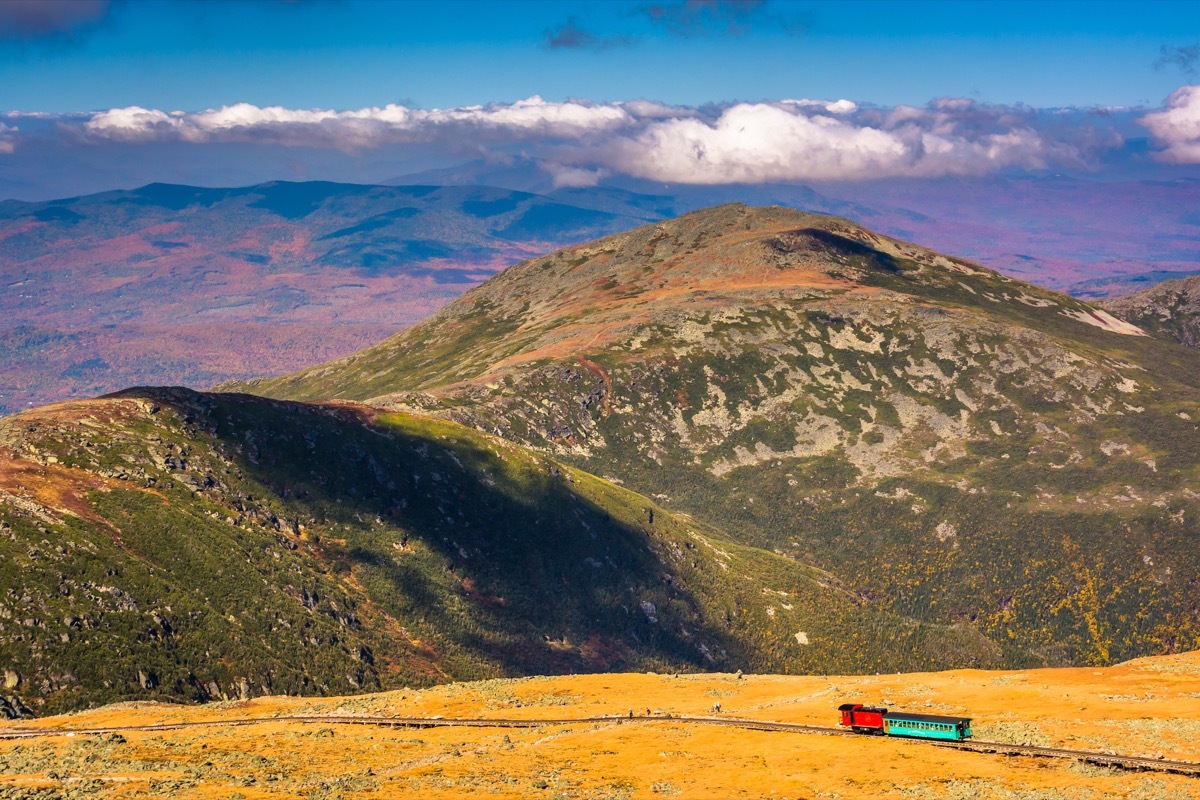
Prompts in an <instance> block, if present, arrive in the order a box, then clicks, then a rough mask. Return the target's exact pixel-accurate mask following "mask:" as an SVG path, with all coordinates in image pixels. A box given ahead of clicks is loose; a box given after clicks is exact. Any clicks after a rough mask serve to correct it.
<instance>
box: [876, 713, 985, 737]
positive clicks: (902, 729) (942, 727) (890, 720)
mask: <svg viewBox="0 0 1200 800" xmlns="http://www.w3.org/2000/svg"><path fill="white" fill-rule="evenodd" d="M883 724H884V731H885V732H886V733H887V734H888V735H889V736H909V737H912V738H916V739H944V740H946V741H951V742H961V741H962V740H963V739H967V738H969V737H970V736H971V720H970V718H969V717H941V716H936V715H934V714H906V713H904V712H902V711H901V712H888V713H887V714H886V715H884V718H883Z"/></svg>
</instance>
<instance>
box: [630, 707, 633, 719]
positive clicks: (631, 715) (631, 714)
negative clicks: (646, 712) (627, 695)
mask: <svg viewBox="0 0 1200 800" xmlns="http://www.w3.org/2000/svg"><path fill="white" fill-rule="evenodd" d="M629 718H630V719H633V709H632V708H631V709H629Z"/></svg>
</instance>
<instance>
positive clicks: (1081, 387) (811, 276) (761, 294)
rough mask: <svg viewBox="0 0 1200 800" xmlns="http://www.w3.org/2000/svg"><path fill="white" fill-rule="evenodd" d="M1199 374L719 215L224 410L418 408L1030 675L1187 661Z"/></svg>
mask: <svg viewBox="0 0 1200 800" xmlns="http://www.w3.org/2000/svg"><path fill="white" fill-rule="evenodd" d="M1198 385H1200V354H1197V353H1194V352H1192V351H1190V350H1187V349H1186V348H1182V347H1178V346H1174V345H1170V344H1167V343H1164V342H1160V341H1156V340H1153V339H1150V338H1148V337H1146V336H1145V335H1144V334H1143V332H1142V331H1141V330H1140V329H1138V328H1136V327H1134V326H1133V325H1130V324H1128V323H1125V322H1122V321H1120V320H1118V319H1116V318H1115V317H1113V316H1111V315H1109V314H1108V313H1106V312H1104V311H1102V310H1099V309H1096V308H1094V307H1093V306H1090V305H1088V304H1086V303H1084V302H1081V301H1079V300H1075V299H1073V298H1070V297H1067V296H1065V295H1061V294H1058V293H1055V292H1052V291H1049V290H1045V289H1042V288H1039V287H1036V286H1033V285H1030V284H1026V283H1022V282H1020V281H1017V280H1014V279H1011V278H1007V277H1005V276H1002V275H1000V274H998V273H996V272H994V271H991V270H988V269H985V268H983V267H980V266H977V265H974V264H971V263H969V262H966V261H963V260H961V259H956V258H952V257H948V256H944V255H941V254H938V253H935V252H933V251H930V250H927V249H925V248H922V247H919V246H917V245H913V244H909V243H905V242H902V241H899V240H896V239H891V238H888V237H884V236H881V235H878V234H875V233H873V232H872V231H869V230H867V229H865V228H863V227H861V226H859V225H857V224H855V223H853V222H850V221H848V220H844V219H839V218H835V217H826V216H820V215H815V214H806V213H802V212H796V211H792V210H787V209H783V208H777V207H768V208H750V207H746V206H743V205H738V204H734V205H726V206H720V207H717V208H712V209H707V210H704V211H699V212H695V213H692V214H688V215H685V216H683V217H680V218H678V219H676V220H673V221H670V222H664V223H657V224H652V225H647V226H644V227H641V228H638V229H636V230H634V231H631V232H629V233H625V234H619V235H615V236H610V237H607V238H604V239H600V240H598V241H596V242H593V243H590V244H587V245H583V246H579V247H572V248H567V249H564V250H560V251H558V252H556V253H553V254H551V255H548V256H545V257H543V258H538V259H534V260H530V261H526V262H522V263H521V264H518V265H516V266H514V267H512V268H510V269H508V270H506V271H505V272H503V273H501V274H500V275H498V276H496V277H495V278H493V279H491V280H489V281H488V282H486V283H485V284H483V285H482V286H480V287H478V288H476V289H474V290H472V291H471V292H469V293H467V294H466V295H464V296H463V297H461V298H460V299H458V300H456V301H455V302H453V303H451V304H449V305H448V306H446V307H445V308H444V309H443V310H442V311H441V312H439V313H438V314H436V315H434V316H433V317H431V318H430V319H429V320H427V321H426V322H423V323H421V324H419V325H417V326H414V327H413V328H410V329H408V330H406V331H403V332H401V333H400V334H397V335H396V336H394V337H392V338H390V339H388V340H386V341H384V342H382V343H381V344H379V345H377V346H375V347H372V348H369V349H367V350H364V351H362V352H360V353H357V354H355V355H353V356H349V357H347V358H344V359H340V360H338V361H334V362H331V363H329V364H325V365H322V366H319V367H315V368H312V369H309V370H305V371H303V372H300V373H297V374H295V375H290V376H286V377H283V378H277V379H272V380H263V381H257V382H253V383H251V384H247V385H244V387H243V388H247V389H249V390H250V391H253V392H257V393H263V394H266V395H269V396H273V397H281V398H292V399H316V398H329V397H333V398H342V399H350V400H357V401H363V402H367V403H369V404H371V405H375V406H381V407H385V408H397V409H421V410H423V411H425V412H428V413H434V414H438V415H441V416H444V417H447V418H451V419H454V420H457V421H460V422H464V423H467V424H469V425H473V426H475V427H478V428H481V429H483V430H486V431H489V432H493V433H497V434H500V435H502V436H505V437H506V438H509V439H512V440H514V441H518V442H521V443H524V444H527V445H530V446H533V447H535V448H538V449H541V450H543V451H545V452H548V453H552V454H555V455H556V456H557V457H559V458H563V459H566V460H568V461H570V462H571V463H573V464H575V465H577V466H581V467H583V468H586V469H588V470H589V471H592V472H595V473H597V474H602V475H607V476H610V477H613V478H616V479H618V480H621V481H622V482H624V483H625V485H626V486H628V487H630V488H633V489H635V490H636V491H639V492H642V493H644V494H648V495H652V496H654V497H655V498H657V499H659V501H660V502H661V503H662V504H663V505H664V506H666V507H669V508H673V509H676V510H679V511H684V512H687V513H689V514H691V515H692V516H694V517H696V518H698V519H702V520H704V521H706V522H708V523H709V524H712V525H714V526H716V527H718V528H720V529H722V530H723V531H725V532H726V534H727V535H729V536H730V537H732V538H735V539H737V540H739V541H742V542H744V543H748V544H753V545H756V546H759V547H763V548H765V549H768V550H772V551H775V552H777V553H780V554H783V555H785V556H787V557H789V558H792V559H794V560H795V561H796V562H798V563H801V564H805V565H808V566H810V567H813V568H817V569H821V570H825V571H827V572H829V573H830V574H831V575H834V576H836V577H837V578H838V579H840V580H841V581H843V582H844V585H846V586H847V587H848V588H849V590H850V591H851V592H852V593H853V594H855V595H856V596H858V597H859V598H861V599H862V600H863V601H864V602H868V603H871V604H876V605H878V606H879V607H880V608H882V609H887V610H889V611H893V612H898V613H902V614H904V615H906V616H913V617H916V618H920V619H926V620H930V621H936V622H940V623H946V624H961V625H967V626H970V627H972V628H974V629H976V630H978V631H979V632H981V633H983V634H984V635H986V636H987V637H988V638H990V639H992V640H993V641H996V642H1001V643H1003V645H1002V646H1003V647H1006V648H1007V647H1010V646H1011V647H1015V648H1017V649H1019V650H1020V651H1022V652H1025V653H1030V654H1034V655H1035V657H1036V658H1038V659H1041V660H1042V661H1044V662H1046V663H1078V662H1081V661H1087V662H1097V663H1101V662H1108V661H1111V660H1113V659H1116V658H1125V657H1130V656H1134V655H1140V654H1145V653H1152V652H1162V651H1165V650H1171V649H1176V648H1186V647H1197V646H1200V611H1198V610H1197V606H1196V601H1195V599H1194V598H1195V592H1194V586H1195V585H1196V582H1197V581H1200V569H1198V565H1200V559H1198V557H1197V555H1196V548H1195V520H1196V518H1197V516H1198V515H1200V506H1198V505H1197V502H1196V501H1197V497H1196V495H1195V494H1194V493H1193V492H1192V491H1191V490H1190V489H1189V486H1192V485H1195V482H1196V478H1197V477H1200V476H1198V475H1197V471H1198V465H1200V446H1198V445H1200V439H1198V437H1197V433H1196V430H1197V429H1196V423H1195V420H1197V419H1200V403H1198V400H1200V392H1198Z"/></svg>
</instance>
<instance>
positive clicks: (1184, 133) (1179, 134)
mask: <svg viewBox="0 0 1200 800" xmlns="http://www.w3.org/2000/svg"><path fill="white" fill-rule="evenodd" d="M1138 122H1139V123H1141V124H1142V125H1144V126H1146V127H1147V128H1148V129H1149V130H1150V135H1151V136H1152V137H1153V138H1154V141H1155V142H1157V143H1158V144H1160V145H1162V146H1164V147H1165V148H1166V149H1165V150H1163V151H1162V152H1161V153H1159V158H1161V159H1162V160H1163V161H1168V162H1171V163H1174V164H1200V86H1181V87H1180V88H1178V89H1176V90H1175V91H1174V92H1172V93H1171V96H1170V97H1168V98H1167V107H1166V108H1165V109H1164V110H1162V111H1155V112H1153V113H1150V114H1147V115H1145V116H1144V117H1142V118H1141V119H1139V120H1138Z"/></svg>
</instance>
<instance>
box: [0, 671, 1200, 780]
mask: <svg viewBox="0 0 1200 800" xmlns="http://www.w3.org/2000/svg"><path fill="white" fill-rule="evenodd" d="M716 702H719V703H720V704H721V712H720V716H722V717H749V718H752V719H759V720H769V721H786V722H797V723H802V724H806V725H819V726H833V725H836V722H837V711H836V708H837V706H838V705H839V704H840V703H843V702H866V703H872V704H876V703H881V704H885V705H887V706H889V707H891V708H896V709H903V710H909V711H922V712H924V713H934V714H953V715H965V716H971V717H973V718H974V721H973V723H972V730H973V731H974V735H975V737H976V738H977V739H979V740H987V741H999V742H1006V743H1011V744H1025V743H1031V744H1037V745H1042V746H1052V747H1063V748H1071V749H1076V750H1090V751H1097V750H1099V751H1109V752H1113V753H1122V754H1127V755H1141V756H1146V757H1149V758H1157V757H1165V758H1167V759H1172V760H1193V761H1194V760H1195V758H1196V749H1195V737H1196V732H1197V731H1198V730H1200V659H1198V658H1197V655H1196V654H1195V653H1190V654H1185V655H1182V656H1173V657H1166V658H1154V659H1142V660H1139V661H1136V662H1133V663H1129V664H1122V665H1120V666H1116V667H1107V668H1103V669H1093V668H1084V669H1042V670H1028V671H1022V672H986V671H981V670H960V671H954V672H938V673H915V674H904V675H896V674H895V673H892V674H884V675H880V676H876V675H869V676H860V677H845V676H834V677H790V676H779V675H744V676H740V677H739V676H737V675H733V674H729V673H725V674H713V675H674V674H617V675H571V676H562V677H555V678H528V679H518V680H491V681H482V682H477V683H466V684H453V685H450V686H443V687H435V688H432V689H429V690H425V691H412V690H405V691H397V692H389V693H383V694H376V695H369V696H365V697H353V698H329V699H321V700H313V699H307V698H306V699H299V698H290V697H269V698H259V699H255V700H252V701H250V702H248V703H238V704H220V705H217V704H213V705H209V706H199V707H190V708H181V707H179V706H168V705H165V704H155V703H144V704H138V705H137V706H136V707H130V705H128V704H121V705H117V706H109V707H106V708H101V709H96V710H94V711H90V712H87V713H84V714H77V715H71V716H69V717H56V718H50V719H46V720H41V721H38V722H34V723H23V724H22V725H21V727H22V728H29V727H38V728H60V729H61V728H74V729H79V728H82V727H92V726H120V725H139V724H140V725H145V724H156V723H163V722H189V721H207V722H219V721H222V720H224V721H234V720H239V719H247V718H262V717H268V718H270V717H275V716H282V715H291V714H305V715H314V716H317V715H322V714H337V715H372V716H374V715H383V716H392V715H396V716H406V717H446V718H450V717H473V718H478V717H488V718H518V719H547V718H555V719H578V718H582V717H590V716H600V715H624V714H626V713H627V710H628V709H630V708H633V709H636V710H637V712H638V713H639V714H644V713H645V712H646V710H647V709H649V710H650V711H651V712H652V713H653V715H654V716H656V717H657V720H656V721H654V722H640V721H635V722H632V723H630V722H628V721H627V722H625V723H624V724H620V723H614V722H607V723H575V724H567V725H546V726H541V727H535V728H530V729H512V728H507V729H505V728H487V727H482V728H463V727H448V728H425V729H402V728H401V729H397V728H388V727H381V726H370V725H339V724H331V723H323V722H320V721H316V722H312V723H304V724H300V723H296V722H293V721H283V720H279V721H268V722H264V723H261V724H256V725H247V726H238V727H225V726H219V725H218V726H213V727H204V728H184V729H179V730H167V731H153V732H150V731H146V732H133V731H126V732H124V733H121V734H119V735H111V734H110V735H108V736H105V737H83V736H77V737H73V738H68V737H65V736H61V735H60V736H54V737H48V738H44V739H36V740H26V741H19V742H16V741H10V742H0V792H3V791H8V792H10V793H16V794H17V795H18V796H24V795H22V794H21V792H27V793H29V794H30V795H33V793H34V792H35V791H38V790H40V791H42V792H46V793H50V792H54V791H59V792H61V791H64V790H70V789H75V788H77V787H80V786H87V787H88V788H89V796H97V797H127V796H130V795H132V794H136V793H140V792H150V793H154V794H164V793H166V792H167V791H172V790H175V791H179V792H180V794H184V793H185V792H186V796H188V797H203V798H208V797H211V798H214V799H215V798H226V797H230V796H232V795H233V794H234V793H235V792H240V793H242V794H246V795H248V796H249V795H252V796H256V797H280V798H292V797H297V796H299V797H305V796H318V797H320V796H326V795H332V794H335V793H336V794H338V795H341V796H343V797H347V798H358V797H362V798H368V797H389V798H391V797H412V798H421V800H426V799H427V798H447V799H449V798H455V799H457V798H461V797H463V796H465V795H468V794H481V795H483V796H487V797H502V798H530V797H546V798H553V797H610V798H612V797H625V798H642V797H646V798H652V797H686V798H714V799H715V800H726V798H730V797H738V796H742V795H745V796H750V797H762V796H768V797H769V796H771V793H774V794H775V795H776V796H778V797H806V798H807V797H862V796H866V797H872V798H886V799H887V800H912V798H921V800H962V798H972V799H973V800H974V799H975V798H978V800H1013V798H1020V799H1021V800H1088V798H1106V800H1107V799H1108V798H1122V799H1123V800H1166V799H1167V798H1170V799H1171V800H1182V798H1200V781H1198V780H1196V778H1195V777H1188V776H1183V775H1170V774H1162V773H1155V772H1133V771H1121V770H1115V769H1108V768H1103V767H1097V766H1092V765H1089V764H1085V763H1078V762H1074V761H1071V760H1066V759H1046V758H1028V757H1021V758H1012V757H1008V756H1001V755H991V754H985V753H972V752H961V751H958V750H953V749H949V748H946V747H937V746H931V745H928V744H923V743H919V742H913V741H899V740H896V739H889V738H884V737H878V736H828V735H817V734H797V733H779V732H766V731H752V730H739V729H736V728H727V727H715V726H707V725H696V724H687V723H684V722H682V721H680V720H670V719H667V718H666V715H668V714H674V715H704V716H708V715H711V714H712V713H713V712H712V706H713V704H714V703H716ZM33 796H36V795H33Z"/></svg>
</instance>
